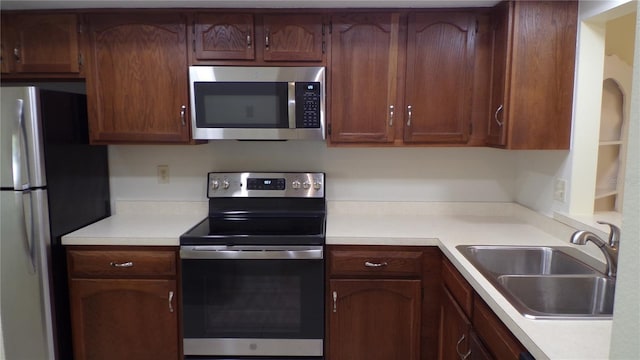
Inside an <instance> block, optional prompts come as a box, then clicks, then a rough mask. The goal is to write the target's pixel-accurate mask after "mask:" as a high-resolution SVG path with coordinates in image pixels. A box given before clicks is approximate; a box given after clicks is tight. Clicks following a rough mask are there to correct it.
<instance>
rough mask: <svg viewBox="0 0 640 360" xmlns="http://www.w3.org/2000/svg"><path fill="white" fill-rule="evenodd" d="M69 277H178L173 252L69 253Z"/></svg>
mask: <svg viewBox="0 0 640 360" xmlns="http://www.w3.org/2000/svg"><path fill="white" fill-rule="evenodd" d="M67 260H68V262H69V274H70V275H71V276H72V277H77V276H89V277H91V276H98V277H105V276H117V277H122V276H125V277H126V276H153V277H159V276H174V275H175V274H176V253H175V252H174V251H170V250H140V251H137V250H68V251H67Z"/></svg>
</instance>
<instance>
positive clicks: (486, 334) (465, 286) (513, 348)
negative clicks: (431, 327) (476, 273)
mask: <svg viewBox="0 0 640 360" xmlns="http://www.w3.org/2000/svg"><path fill="white" fill-rule="evenodd" d="M442 285H443V286H442V301H441V312H440V343H439V356H438V358H439V359H442V360H446V359H463V358H464V359H471V360H474V359H475V360H485V359H500V360H502V359H516V360H517V359H519V357H520V354H521V353H524V352H526V349H525V347H524V346H523V345H522V344H521V343H520V342H519V341H518V340H517V339H516V338H515V337H514V336H513V334H511V332H510V331H509V329H508V328H507V327H506V326H505V325H504V324H503V323H502V321H500V319H499V318H498V317H497V316H496V315H495V314H494V313H493V311H492V310H491V309H490V308H489V306H488V305H487V304H486V303H485V302H484V301H483V300H482V299H481V298H480V296H478V294H476V293H475V292H474V291H473V288H472V287H471V285H469V283H467V281H466V280H465V279H464V277H463V276H462V275H461V274H460V273H459V272H458V271H457V270H456V269H455V267H454V266H453V265H452V264H451V262H449V261H448V260H447V259H443V261H442Z"/></svg>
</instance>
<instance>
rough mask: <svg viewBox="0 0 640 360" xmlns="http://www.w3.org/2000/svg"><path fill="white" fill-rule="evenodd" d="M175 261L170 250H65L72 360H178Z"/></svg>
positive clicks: (103, 247)
mask: <svg viewBox="0 0 640 360" xmlns="http://www.w3.org/2000/svg"><path fill="white" fill-rule="evenodd" d="M177 259H178V256H177V252H176V251H175V250H174V249H172V248H154V249H149V248H134V249H129V248H127V249H123V248H114V247H105V246H102V247H96V246H94V247H87V246H82V247H75V246H74V247H70V248H69V249H68V250H67V260H68V273H69V288H70V290H69V291H70V302H71V328H72V337H73V351H74V358H75V359H76V360H82V359H114V358H119V359H150V360H151V359H167V360H168V359H173V360H176V359H180V358H181V355H180V352H181V350H180V349H181V346H180V338H179V332H178V309H179V307H178V304H179V302H178V298H177V295H178V292H177V284H176V263H177Z"/></svg>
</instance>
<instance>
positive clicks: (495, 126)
mask: <svg viewBox="0 0 640 360" xmlns="http://www.w3.org/2000/svg"><path fill="white" fill-rule="evenodd" d="M577 11H578V2H577V1H506V2H503V3H500V4H499V5H498V6H496V7H495V9H494V13H493V26H494V28H493V42H492V43H493V45H492V48H493V60H492V69H493V71H492V84H491V100H490V104H491V106H490V109H491V111H490V114H488V116H487V118H488V136H487V143H488V144H489V145H491V146H495V147H503V148H508V149H569V144H570V138H571V116H572V105H573V80H574V69H575V50H576V32H577V17H578V16H577Z"/></svg>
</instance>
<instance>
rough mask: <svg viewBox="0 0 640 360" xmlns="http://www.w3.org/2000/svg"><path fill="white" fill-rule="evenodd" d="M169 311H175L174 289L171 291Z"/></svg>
mask: <svg viewBox="0 0 640 360" xmlns="http://www.w3.org/2000/svg"><path fill="white" fill-rule="evenodd" d="M169 312H173V291H169Z"/></svg>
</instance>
